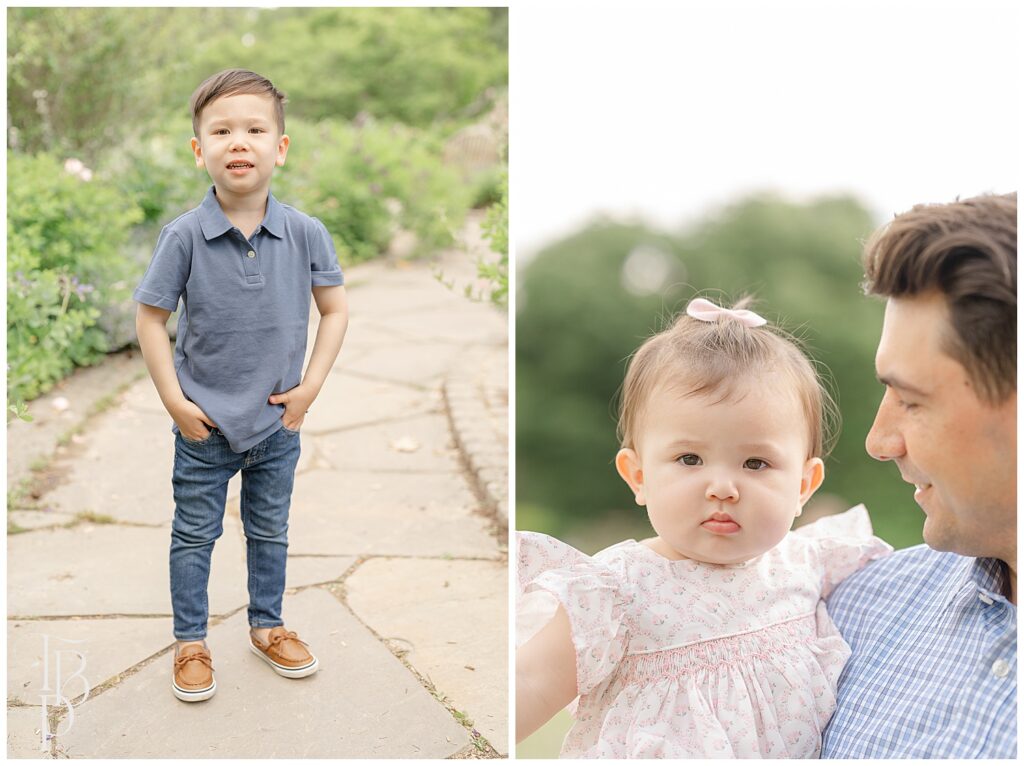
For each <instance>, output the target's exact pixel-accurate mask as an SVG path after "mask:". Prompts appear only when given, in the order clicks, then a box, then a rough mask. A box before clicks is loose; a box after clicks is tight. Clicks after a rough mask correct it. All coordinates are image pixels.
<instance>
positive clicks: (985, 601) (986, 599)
mask: <svg viewBox="0 0 1024 766" xmlns="http://www.w3.org/2000/svg"><path fill="white" fill-rule="evenodd" d="M978 598H979V599H980V600H981V603H983V604H991V603H993V601H992V599H990V598H989V597H988V596H986V595H985V594H984V593H978Z"/></svg>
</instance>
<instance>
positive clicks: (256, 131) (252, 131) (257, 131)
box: [249, 128, 263, 133]
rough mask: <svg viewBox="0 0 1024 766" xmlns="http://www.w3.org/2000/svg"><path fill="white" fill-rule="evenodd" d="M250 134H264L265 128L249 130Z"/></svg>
mask: <svg viewBox="0 0 1024 766" xmlns="http://www.w3.org/2000/svg"><path fill="white" fill-rule="evenodd" d="M249 132H250V133H263V128H249Z"/></svg>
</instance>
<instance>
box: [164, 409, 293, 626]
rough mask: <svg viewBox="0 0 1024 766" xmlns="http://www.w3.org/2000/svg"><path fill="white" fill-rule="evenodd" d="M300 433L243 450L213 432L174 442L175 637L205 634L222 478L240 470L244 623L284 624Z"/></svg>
mask: <svg viewBox="0 0 1024 766" xmlns="http://www.w3.org/2000/svg"><path fill="white" fill-rule="evenodd" d="M299 452H300V446H299V433H298V432H297V431H289V430H288V429H286V428H283V427H282V428H281V429H279V430H278V431H276V432H274V433H273V434H271V435H270V436H268V437H267V438H266V439H264V440H263V441H261V442H260V443H259V444H257V445H256V446H255V447H252V448H251V449H249V450H248V451H247V452H244V453H241V454H239V453H237V452H232V451H231V448H230V447H229V446H228V441H227V439H225V438H224V434H222V433H221V432H220V431H219V430H217V429H216V428H214V429H212V430H211V431H210V435H209V437H207V438H206V439H205V440H203V441H201V442H195V441H191V440H189V439H185V438H184V437H183V436H182V435H181V434H175V437H174V474H173V477H172V479H171V483H172V485H173V487H174V522H173V524H172V525H171V605H172V607H173V610H174V637H175V638H177V639H178V640H179V641H199V640H202V639H203V638H205V637H206V622H207V618H208V617H209V613H210V609H209V600H208V597H207V585H208V584H209V581H210V557H211V556H212V555H213V544H214V543H215V542H216V541H217V538H218V537H220V536H221V533H222V532H223V531H224V506H225V503H226V501H227V492H228V480H229V479H230V478H231V477H233V476H234V475H235V474H236V473H238V472H239V471H241V472H242V498H241V512H242V527H243V529H244V530H245V545H246V561H247V564H248V569H249V625H251V626H252V627H254V628H273V627H276V626H278V625H283V624H284V623H283V621H282V620H281V599H282V597H283V595H284V575H285V565H286V562H287V559H288V508H289V506H290V505H291V499H292V485H293V484H294V482H295V466H296V465H297V464H298V462H299Z"/></svg>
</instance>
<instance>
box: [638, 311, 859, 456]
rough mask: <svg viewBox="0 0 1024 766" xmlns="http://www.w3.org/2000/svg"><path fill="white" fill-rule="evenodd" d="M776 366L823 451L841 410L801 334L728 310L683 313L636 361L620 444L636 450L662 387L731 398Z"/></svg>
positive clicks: (815, 450)
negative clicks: (706, 317) (711, 314)
mask: <svg viewBox="0 0 1024 766" xmlns="http://www.w3.org/2000/svg"><path fill="white" fill-rule="evenodd" d="M750 304H751V299H750V298H742V299H741V300H740V301H739V302H737V303H736V304H735V305H734V306H733V307H732V308H734V309H746V308H749V306H750ZM776 372H778V373H781V374H782V375H783V378H784V379H785V380H786V382H787V384H790V385H791V387H792V389H791V390H792V392H793V395H794V397H795V399H796V400H797V402H798V403H799V405H800V409H801V411H802V413H803V415H804V420H805V423H806V427H807V445H808V454H807V457H822V458H823V457H825V456H826V455H828V453H829V452H830V451H831V449H832V447H833V446H834V444H835V440H836V438H837V437H838V432H839V409H838V407H837V406H836V404H835V400H834V399H833V398H832V397H831V395H830V394H829V392H828V389H827V388H826V387H825V385H824V382H823V377H822V376H821V375H819V374H818V371H817V369H816V366H815V363H814V362H812V361H811V359H810V358H809V357H808V356H807V355H806V354H805V353H804V352H803V351H802V350H801V348H800V342H799V340H798V339H797V338H795V337H794V336H792V335H790V334H789V333H787V332H785V331H784V330H782V329H781V328H779V327H777V326H773V325H772V324H770V323H769V324H766V325H762V326H761V327H747V326H746V325H744V324H742V323H741V322H739V321H737V320H736V319H732V318H730V317H727V316H723V317H721V318H719V319H718V321H715V322H705V321H702V320H700V319H695V318H693V317H691V316H689V315H688V314H686V313H685V312H684V313H682V314H680V315H679V316H678V317H677V318H676V319H675V320H674V321H673V323H672V324H671V325H670V326H669V327H667V328H666V329H665V330H662V331H661V332H659V333H658V334H656V335H653V336H651V337H650V338H648V339H647V340H646V341H644V343H643V345H641V346H640V348H638V349H637V350H636V353H634V354H633V357H632V359H630V361H629V367H628V369H627V370H626V378H625V380H624V381H623V384H622V390H621V395H620V398H619V424H618V436H619V442H620V444H621V445H622V446H623V447H625V448H628V449H634V450H635V449H637V441H638V436H639V432H640V430H641V429H642V421H643V418H644V416H645V414H646V413H645V410H646V407H647V402H648V401H649V400H650V398H651V394H652V393H654V391H655V390H657V389H658V388H659V387H661V386H665V385H669V386H671V387H672V388H673V389H677V390H678V391H679V392H680V394H681V395H683V396H692V395H704V396H707V395H712V394H714V395H716V396H717V397H718V398H717V400H716V401H726V400H728V399H729V398H730V397H731V396H732V395H733V390H734V388H735V387H736V385H737V384H739V383H743V382H746V381H751V380H753V381H755V382H756V381H757V380H758V378H759V376H761V375H764V374H766V373H767V374H771V373H776Z"/></svg>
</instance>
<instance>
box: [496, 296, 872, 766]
mask: <svg viewBox="0 0 1024 766" xmlns="http://www.w3.org/2000/svg"><path fill="white" fill-rule="evenodd" d="M740 306H742V304H740ZM833 411H834V405H832V403H831V400H830V399H829V398H828V394H827V393H826V392H825V390H824V389H823V387H822V385H821V382H820V381H819V379H818V377H817V375H816V373H815V370H814V367H813V366H812V364H811V362H810V361H809V360H808V359H807V357H805V356H804V355H803V353H802V352H801V351H800V350H799V348H798V347H797V346H796V344H795V343H794V341H793V339H792V338H790V337H789V336H787V335H785V333H783V332H782V331H781V330H778V329H777V328H774V327H772V326H771V325H768V324H767V323H766V321H765V320H764V319H762V318H761V317H760V316H758V315H757V314H755V313H753V312H751V311H749V310H746V309H744V308H742V307H739V306H738V307H737V308H734V309H723V308H719V307H718V306H715V305H714V304H713V303H710V302H709V301H706V300H704V299H696V300H694V301H692V302H691V303H690V304H689V306H688V307H687V310H686V314H685V315H682V316H681V317H680V318H679V319H678V320H677V321H676V322H675V324H674V325H673V326H672V327H670V328H669V329H667V330H665V331H664V332H661V333H659V334H657V335H655V336H653V337H652V338H649V339H648V340H647V341H646V342H645V343H644V344H643V345H642V346H641V347H640V349H639V350H638V351H637V352H636V354H635V355H634V356H633V359H632V361H631V362H630V365H629V369H628V371H627V373H626V380H625V383H624V385H623V393H622V402H621V412H620V418H619V432H620V434H619V435H620V438H621V443H622V449H621V450H620V451H619V453H618V455H617V456H616V458H615V465H616V468H617V469H618V471H619V474H620V475H621V476H622V478H623V479H624V480H625V482H626V483H627V484H628V485H629V488H630V490H631V491H632V492H633V494H634V495H635V497H636V502H637V504H638V505H643V506H646V507H647V513H648V515H649V517H650V521H651V526H652V527H654V530H655V532H657V536H656V537H653V538H651V539H649V540H644V541H642V542H636V541H635V540H626V541H625V542H621V543H618V544H616V545H613V546H611V547H610V548H607V549H605V550H604V551H601V552H600V553H598V554H596V555H595V556H593V557H590V556H586V555H584V554H583V553H581V552H579V551H577V550H575V549H574V548H571V547H569V546H568V545H566V544H564V543H562V542H559V541H558V540H555V539H553V538H550V537H547V536H546V535H541V534H536V533H531V532H524V533H521V534H520V535H519V536H518V561H519V583H520V596H519V603H518V610H517V611H518V616H517V634H518V638H517V643H518V644H519V648H518V650H517V653H516V719H517V721H516V723H517V739H522V738H523V737H525V736H527V735H528V734H530V733H531V732H532V731H534V730H535V729H536V728H537V727H539V726H540V725H541V724H543V723H544V722H545V721H547V720H548V719H549V718H550V717H551V716H552V715H554V714H555V713H556V712H557V711H558V710H560V709H561V708H563V707H565V706H566V705H567V704H568V703H570V702H572V701H573V700H574V699H576V703H575V706H574V710H573V713H574V717H575V719H576V723H575V725H574V726H573V728H572V730H571V731H570V732H569V734H568V735H567V736H566V738H565V742H564V744H563V746H562V757H569V758H687V757H721V758H756V757H762V758H810V757H816V756H817V755H818V752H819V750H820V746H821V731H822V728H823V727H824V726H825V724H826V723H827V722H828V719H829V717H830V716H831V715H832V711H833V709H834V707H835V689H836V681H837V679H838V677H839V673H840V671H841V670H842V668H843V665H844V663H845V662H846V660H847V658H848V657H849V655H850V649H849V647H848V646H847V644H846V643H845V642H844V641H843V639H842V638H841V637H840V635H839V633H838V631H837V630H836V628H835V626H834V625H833V624H832V622H831V620H830V619H829V617H828V614H827V613H826V611H825V606H824V602H823V601H822V599H823V598H824V597H825V596H827V595H828V594H829V592H830V591H831V590H832V589H833V588H834V587H835V586H836V584H837V583H839V582H840V581H841V580H842V579H843V578H845V577H847V576H848V575H850V574H852V573H853V572H854V571H856V570H857V569H858V568H860V567H862V566H863V565H864V564H866V563H867V562H868V561H869V560H870V559H872V558H875V557H877V556H882V555H885V554H886V553H888V552H890V551H891V550H892V548H891V547H890V546H889V545H887V544H886V543H884V542H883V541H881V540H879V539H878V538H876V537H874V536H873V535H872V533H871V523H870V521H869V519H868V514H867V511H866V510H865V509H864V507H863V506H857V507H856V508H853V509H851V510H849V511H846V512H845V513H842V514H838V515H836V516H831V517H826V518H823V519H821V520H819V521H817V522H815V523H813V524H809V525H807V526H804V527H803V528H801V529H799V530H797V531H795V532H791V531H790V526H791V525H792V523H793V519H794V518H795V517H796V516H799V515H800V513H801V510H802V508H803V506H804V504H805V503H806V502H807V501H808V499H809V498H810V497H811V495H813V494H814V492H815V490H817V489H818V487H819V486H821V482H822V479H823V478H824V464H823V462H822V458H823V457H824V456H825V454H826V453H827V446H828V443H829V441H830V435H829V434H828V433H827V431H828V429H827V427H826V426H827V421H828V420H829V417H828V415H829V413H830V412H833Z"/></svg>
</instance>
